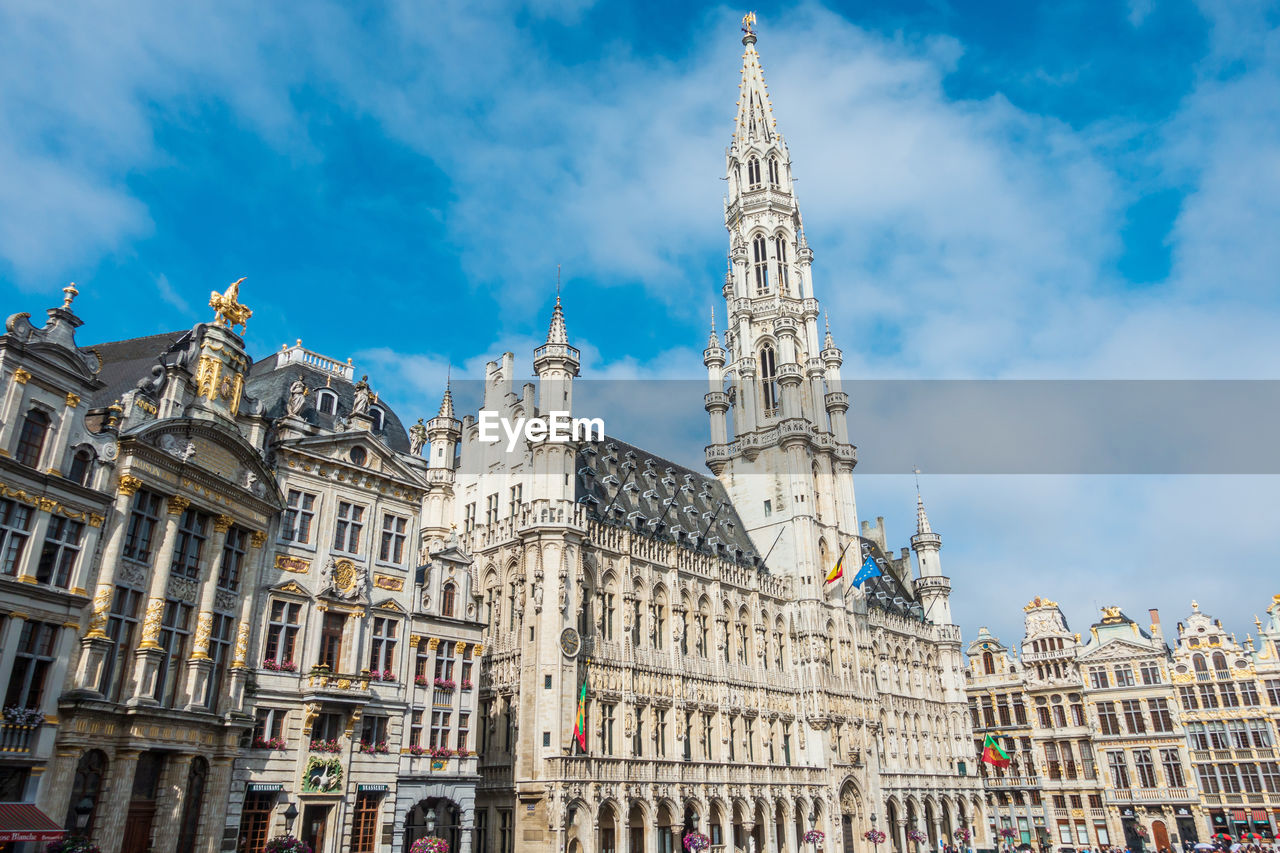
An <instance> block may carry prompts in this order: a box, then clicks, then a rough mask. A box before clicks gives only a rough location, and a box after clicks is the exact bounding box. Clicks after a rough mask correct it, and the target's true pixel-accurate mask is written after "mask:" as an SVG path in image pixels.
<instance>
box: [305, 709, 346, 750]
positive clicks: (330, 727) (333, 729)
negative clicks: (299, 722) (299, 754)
mask: <svg viewBox="0 0 1280 853" xmlns="http://www.w3.org/2000/svg"><path fill="white" fill-rule="evenodd" d="M345 729H346V717H345V716H343V715H342V714H339V713H336V712H334V711H326V712H324V713H322V714H317V715H316V718H315V721H314V722H313V723H312V724H311V748H312V749H316V747H317V745H318V744H319V745H328V744H333V745H334V751H337V750H338V749H340V748H341V747H339V746H337V745H338V744H339V742H340V741H341V739H342V735H343V733H344V731H345ZM321 751H326V750H321Z"/></svg>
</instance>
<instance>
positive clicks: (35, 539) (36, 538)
mask: <svg viewBox="0 0 1280 853" xmlns="http://www.w3.org/2000/svg"><path fill="white" fill-rule="evenodd" d="M54 506H56V504H55V503H54V502H53V501H51V500H49V499H48V498H40V501H39V503H38V505H37V506H35V507H34V508H33V509H32V513H31V514H32V515H33V516H34V518H33V519H32V524H31V534H30V536H29V538H28V539H27V549H26V551H25V553H23V555H22V561H21V563H19V565H18V578H17V579H18V580H19V581H21V582H22V583H29V584H38V583H40V581H38V580H36V570H37V564H38V563H39V562H40V550H41V548H43V547H44V540H45V537H47V536H48V535H49V520H50V519H49V514H50V513H51V512H52V511H53V508H54ZM86 559H87V558H86Z"/></svg>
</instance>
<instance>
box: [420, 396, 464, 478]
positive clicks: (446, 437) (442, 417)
mask: <svg viewBox="0 0 1280 853" xmlns="http://www.w3.org/2000/svg"><path fill="white" fill-rule="evenodd" d="M461 438H462V424H461V422H459V421H458V419H457V418H455V417H454V416H453V389H452V382H450V381H448V380H446V381H445V385H444V397H442V398H441V400H440V411H439V412H438V413H437V414H436V416H435V417H434V418H432V419H431V420H429V421H427V440H428V441H430V442H431V453H430V455H429V456H428V457H427V465H428V466H429V467H431V468H452V467H453V457H454V453H455V451H456V449H457V447H458V441H459V440H461Z"/></svg>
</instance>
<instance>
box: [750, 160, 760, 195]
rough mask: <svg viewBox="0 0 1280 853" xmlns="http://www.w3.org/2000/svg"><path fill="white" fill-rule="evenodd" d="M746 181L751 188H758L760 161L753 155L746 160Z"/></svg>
mask: <svg viewBox="0 0 1280 853" xmlns="http://www.w3.org/2000/svg"><path fill="white" fill-rule="evenodd" d="M747 182H748V183H749V184H750V185H751V189H753V190H754V189H759V188H760V161H759V160H757V159H756V158H755V157H752V158H751V159H750V160H748V161H747Z"/></svg>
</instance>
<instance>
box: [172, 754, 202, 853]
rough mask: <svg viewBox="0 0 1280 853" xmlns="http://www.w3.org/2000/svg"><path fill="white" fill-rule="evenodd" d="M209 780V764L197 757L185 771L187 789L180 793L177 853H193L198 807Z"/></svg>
mask: <svg viewBox="0 0 1280 853" xmlns="http://www.w3.org/2000/svg"><path fill="white" fill-rule="evenodd" d="M208 780H209V762H208V761H206V760H205V759H204V757H203V756H199V755H197V756H196V757H195V758H193V759H191V769H190V770H189V771H187V787H186V790H185V791H183V793H182V829H181V831H180V832H179V833H178V849H177V853H195V849H196V838H197V836H198V835H199V829H200V807H201V806H202V805H203V804H204V792H205V787H206V783H207V782H208Z"/></svg>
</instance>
